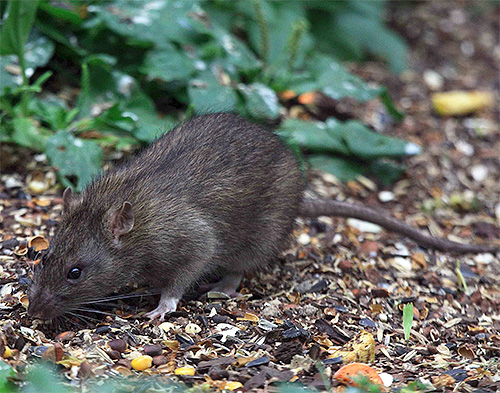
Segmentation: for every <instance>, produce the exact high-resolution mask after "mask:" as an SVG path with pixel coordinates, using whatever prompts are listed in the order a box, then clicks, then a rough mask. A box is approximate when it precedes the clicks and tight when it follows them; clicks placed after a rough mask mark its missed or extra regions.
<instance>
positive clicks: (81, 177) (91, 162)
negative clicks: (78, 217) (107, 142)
mask: <svg viewBox="0 0 500 393" xmlns="http://www.w3.org/2000/svg"><path fill="white" fill-rule="evenodd" d="M46 154H47V157H48V159H49V161H50V163H51V165H53V166H54V167H55V168H57V169H58V171H59V172H58V174H59V175H60V176H61V177H62V178H63V181H64V182H65V183H66V184H71V181H70V180H69V178H68V176H76V177H77V178H78V182H77V184H76V189H77V191H82V190H83V189H84V188H85V186H86V185H87V184H88V183H90V181H91V180H92V179H93V177H94V176H96V175H97V174H98V173H99V170H100V168H101V165H102V150H101V148H100V147H99V146H98V145H97V144H96V143H94V142H90V141H85V140H82V139H78V138H75V137H74V136H73V135H72V134H70V133H69V132H65V131H59V132H58V133H57V134H55V135H53V136H51V137H50V138H49V139H48V140H47V149H46Z"/></svg>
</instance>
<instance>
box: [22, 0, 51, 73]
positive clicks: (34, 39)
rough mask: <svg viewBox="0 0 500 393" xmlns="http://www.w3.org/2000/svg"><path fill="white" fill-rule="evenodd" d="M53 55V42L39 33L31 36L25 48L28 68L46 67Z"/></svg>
mask: <svg viewBox="0 0 500 393" xmlns="http://www.w3.org/2000/svg"><path fill="white" fill-rule="evenodd" d="M21 1H24V0H21ZM28 1H29V0H28ZM53 55H54V43H53V42H52V41H51V40H49V39H47V37H44V36H43V35H39V34H38V32H34V33H33V34H32V35H30V38H29V40H28V42H27V43H26V45H25V48H24V60H25V61H26V67H27V68H33V69H35V68H38V67H44V66H45V65H47V63H48V62H49V60H50V59H51V58H52V56H53Z"/></svg>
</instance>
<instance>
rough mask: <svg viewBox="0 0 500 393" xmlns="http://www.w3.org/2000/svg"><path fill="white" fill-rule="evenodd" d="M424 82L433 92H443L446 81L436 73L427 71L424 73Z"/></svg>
mask: <svg viewBox="0 0 500 393" xmlns="http://www.w3.org/2000/svg"><path fill="white" fill-rule="evenodd" d="M423 76H424V82H425V84H426V85H427V87H428V88H429V89H431V90H435V91H436V90H441V89H442V88H443V86H444V79H443V77H442V76H441V75H439V74H438V73H437V72H436V71H433V70H425V71H424V75H423Z"/></svg>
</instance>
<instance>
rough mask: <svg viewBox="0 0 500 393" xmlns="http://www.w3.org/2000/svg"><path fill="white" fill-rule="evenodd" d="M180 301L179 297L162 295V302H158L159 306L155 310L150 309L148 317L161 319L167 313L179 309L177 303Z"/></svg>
mask: <svg viewBox="0 0 500 393" xmlns="http://www.w3.org/2000/svg"><path fill="white" fill-rule="evenodd" d="M178 303H179V299H177V298H173V297H166V296H163V295H162V296H161V299H160V303H158V307H156V308H155V309H154V310H153V311H150V312H148V313H147V314H146V317H147V318H149V319H156V318H159V319H160V321H163V320H164V319H165V314H170V313H171V312H174V311H175V310H177V304H178Z"/></svg>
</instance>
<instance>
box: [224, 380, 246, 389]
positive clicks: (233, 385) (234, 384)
mask: <svg viewBox="0 0 500 393" xmlns="http://www.w3.org/2000/svg"><path fill="white" fill-rule="evenodd" d="M242 387H243V384H242V383H241V382H237V381H228V382H226V384H225V385H224V387H223V389H227V390H236V389H238V388H242Z"/></svg>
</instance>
